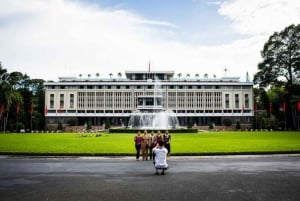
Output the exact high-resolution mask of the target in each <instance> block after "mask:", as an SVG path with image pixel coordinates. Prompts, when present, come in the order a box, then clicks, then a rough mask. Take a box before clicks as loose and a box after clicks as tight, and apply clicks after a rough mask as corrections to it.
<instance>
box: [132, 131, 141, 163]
mask: <svg viewBox="0 0 300 201" xmlns="http://www.w3.org/2000/svg"><path fill="white" fill-rule="evenodd" d="M141 143H142V136H141V133H140V131H138V133H137V134H136V136H134V144H135V149H136V155H135V156H136V160H137V161H138V160H140V152H141Z"/></svg>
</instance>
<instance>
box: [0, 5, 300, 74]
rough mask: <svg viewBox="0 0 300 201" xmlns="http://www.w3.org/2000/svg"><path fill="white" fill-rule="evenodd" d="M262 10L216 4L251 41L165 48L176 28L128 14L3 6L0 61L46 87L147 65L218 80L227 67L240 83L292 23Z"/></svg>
mask: <svg viewBox="0 0 300 201" xmlns="http://www.w3.org/2000/svg"><path fill="white" fill-rule="evenodd" d="M291 1H293V0H289V1H285V2H287V3H286V4H283V3H281V6H283V5H285V6H286V7H284V9H283V10H287V7H290V10H289V13H291V14H292V17H291V19H294V20H297V19H298V22H299V21H300V20H299V18H297V14H296V11H295V9H297V3H295V2H294V4H295V5H294V8H292V7H291V4H290V3H289V2H291ZM251 2H254V3H251ZM264 2H265V4H261V3H258V1H246V0H244V1H242V0H233V1H228V2H226V3H224V4H222V5H221V8H220V10H219V12H220V14H222V15H224V16H227V17H228V18H230V19H232V20H233V27H234V28H235V30H236V31H237V32H238V33H243V34H250V35H251V37H249V38H246V39H243V40H236V41H234V42H232V43H228V44H223V45H218V46H199V45H192V44H184V43H183V42H180V41H176V40H175V39H174V38H175V37H173V36H172V40H170V37H169V36H170V35H169V34H170V32H169V31H168V29H169V28H171V29H172V32H174V31H176V29H174V28H176V24H172V23H170V22H166V21H154V20H152V19H145V18H143V17H142V16H139V15H137V14H134V13H130V12H129V11H126V10H120V9H119V10H116V9H105V8H101V7H98V6H95V5H88V4H80V3H79V2H78V1H63V0H49V1H44V0H27V1H22V0H7V1H1V3H0V44H1V46H0V61H2V63H3V65H4V67H5V68H7V69H8V71H10V72H11V71H21V72H24V73H25V72H26V73H27V74H28V75H29V76H31V77H32V78H35V77H39V78H43V79H46V80H48V79H52V80H56V79H57V78H58V77H59V76H64V75H66V74H67V75H70V76H78V74H81V73H82V74H85V75H87V74H95V73H100V74H101V76H102V77H108V74H109V73H113V74H114V75H115V76H116V74H117V73H118V72H122V73H123V74H124V71H125V70H147V66H148V61H149V60H150V61H151V69H152V70H174V71H175V73H176V74H177V73H182V74H183V75H186V74H187V73H189V74H191V75H192V76H193V75H194V74H195V73H198V74H200V76H201V75H204V74H205V73H208V74H209V76H210V77H212V76H213V74H216V75H217V76H218V77H220V76H223V74H224V73H223V72H224V71H223V70H224V68H225V67H226V68H228V69H229V71H228V73H227V74H228V75H232V76H241V77H245V74H246V72H247V71H248V72H249V73H250V75H253V74H254V73H255V71H256V66H257V63H258V62H259V60H260V57H259V53H260V50H261V48H262V47H263V43H264V42H265V41H266V39H267V38H266V36H267V34H269V33H271V32H273V30H274V29H276V30H279V31H280V30H281V29H282V28H284V27H285V26H287V25H289V24H290V22H291V20H290V18H289V17H287V16H283V17H284V19H285V20H286V21H284V20H280V21H279V22H280V23H279V22H277V21H276V20H274V19H271V18H268V17H266V16H269V15H267V13H272V10H273V12H274V9H275V10H276V9H279V8H280V7H279V6H278V5H275V6H273V5H272V4H270V2H273V1H264ZM278 2H283V1H279V0H278ZM261 9H262V10H263V12H264V13H266V15H265V16H262V11H261ZM298 10H299V9H298ZM277 13H280V12H277ZM282 13H284V12H282ZM282 15H283V14H282ZM285 15H287V14H285ZM270 17H271V16H270ZM280 17H281V16H278V17H277V18H278V20H279V18H280ZM266 18H268V19H269V20H270V21H268V20H267V19H266ZM261 20H262V21H261ZM279 24H280V25H279ZM246 25H247V26H246ZM279 26H280V27H279ZM175 35H176V34H175Z"/></svg>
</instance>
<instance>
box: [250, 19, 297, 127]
mask: <svg viewBox="0 0 300 201" xmlns="http://www.w3.org/2000/svg"><path fill="white" fill-rule="evenodd" d="M261 56H262V59H263V60H262V62H261V63H259V64H258V72H257V73H256V74H255V75H254V80H253V81H254V84H259V86H260V87H270V86H271V87H284V89H285V92H286V93H285V97H284V99H285V102H286V103H287V122H288V124H289V125H288V126H289V127H293V128H295V124H294V123H293V122H295V116H294V115H293V114H294V112H293V111H292V106H291V103H292V101H291V99H292V97H294V96H295V95H298V94H299V92H298V91H297V90H296V89H297V88H299V84H300V80H299V79H300V24H299V25H290V26H288V27H286V28H285V29H284V30H283V31H281V32H279V33H278V32H275V33H274V34H273V35H271V36H270V38H269V40H268V41H267V42H266V43H265V45H264V47H263V50H262V52H261ZM298 101H300V100H298Z"/></svg>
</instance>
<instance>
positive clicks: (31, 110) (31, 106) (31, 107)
mask: <svg viewBox="0 0 300 201" xmlns="http://www.w3.org/2000/svg"><path fill="white" fill-rule="evenodd" d="M32 113H33V105H32V104H31V105H30V114H32Z"/></svg>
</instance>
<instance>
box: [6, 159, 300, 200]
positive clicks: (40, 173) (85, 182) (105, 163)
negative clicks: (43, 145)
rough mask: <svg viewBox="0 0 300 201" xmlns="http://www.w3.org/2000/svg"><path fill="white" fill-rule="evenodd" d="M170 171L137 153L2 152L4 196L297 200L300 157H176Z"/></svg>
mask: <svg viewBox="0 0 300 201" xmlns="http://www.w3.org/2000/svg"><path fill="white" fill-rule="evenodd" d="M169 165H170V168H169V170H168V172H167V174H166V175H155V174H154V173H155V170H154V168H153V164H152V162H151V161H135V160H134V158H133V157H107V158H103V157H59V158H57V157H46V158H44V157H16V156H13V157H9V156H1V157H0V200H1V201H17V200H19V201H27V200H28V201H42V200H52V201H56V200H57V201H58V200H68V201H69V200H70V201H73V200H74V201H75V200H76V201H80V200H82V201H94V200H95V201H96V200H97V201H102V200H103V201H114V200H120V201H121V200H122V201H129V200H130V201H135V200H138V201H148V200H149V201H150V200H160V201H161V200H174V201H184V200H187V201H199V200H209V201H214V200H218V201H220V200H228V201H229V200H230V201H234V200H239V201H240V200H249V201H250V200H251V201H253V200H262V201H277V200H278V201H288V200H289V201H296V200H299V197H300V187H299V186H300V156H299V155H273V156H270V155H267V156H226V157H224V156H222V157H221V156H218V157H171V158H170V160H169Z"/></svg>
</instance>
